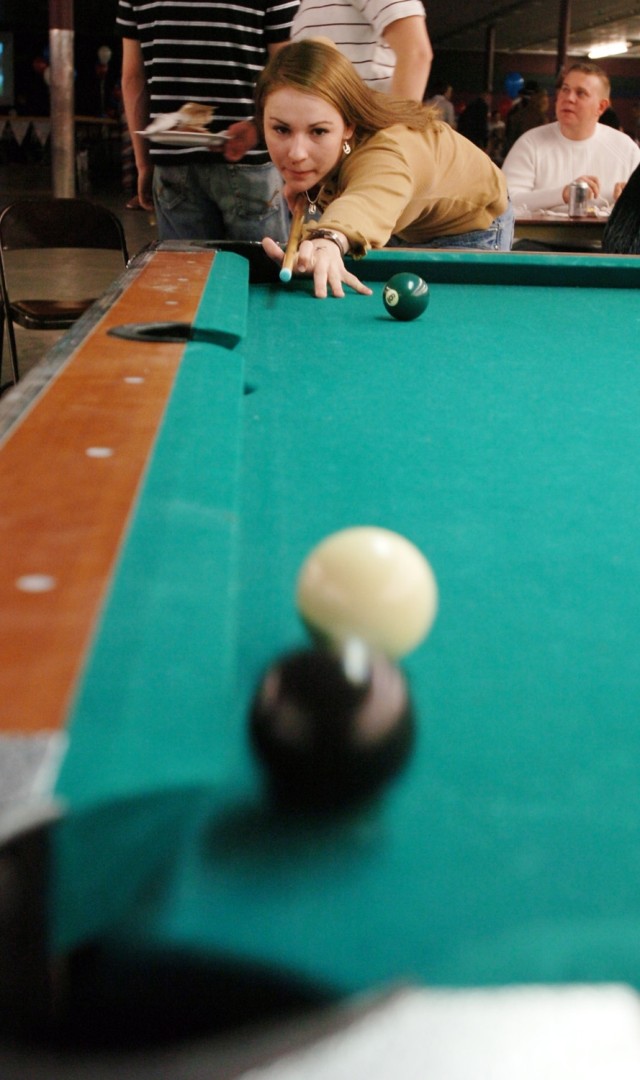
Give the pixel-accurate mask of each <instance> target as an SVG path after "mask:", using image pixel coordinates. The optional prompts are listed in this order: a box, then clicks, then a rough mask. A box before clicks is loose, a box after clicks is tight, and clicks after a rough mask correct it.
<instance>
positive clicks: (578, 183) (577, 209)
mask: <svg viewBox="0 0 640 1080" xmlns="http://www.w3.org/2000/svg"><path fill="white" fill-rule="evenodd" d="M590 199H591V188H590V187H589V185H588V183H587V181H586V180H574V181H573V183H572V184H569V217H586V216H587V210H588V208H589V201H590Z"/></svg>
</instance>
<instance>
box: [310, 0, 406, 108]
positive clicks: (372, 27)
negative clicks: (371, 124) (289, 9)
mask: <svg viewBox="0 0 640 1080" xmlns="http://www.w3.org/2000/svg"><path fill="white" fill-rule="evenodd" d="M412 15H419V16H420V17H421V18H424V17H425V13H424V5H423V4H422V0H334V2H331V3H330V2H329V0H302V2H301V4H300V7H299V8H298V12H297V14H296V16H295V18H294V20H293V26H292V28H291V40H292V41H300V40H301V39H302V38H310V37H326V38H329V39H330V40H331V41H333V42H334V43H335V45H337V47H338V48H339V50H340V52H341V53H344V55H345V56H346V57H347V58H348V59H349V60H350V61H351V63H352V64H353V66H354V67H355V69H356V71H357V72H358V75H359V76H360V78H361V79H363V80H364V82H366V83H368V85H369V86H371V87H373V89H374V90H383V91H388V90H390V88H391V79H392V78H393V72H394V69H395V66H396V58H395V55H394V53H393V50H392V49H390V48H389V46H388V45H385V43H384V41H383V34H384V31H385V30H386V29H387V27H388V26H390V25H391V23H394V22H397V21H398V19H407V18H409V17H410V16H412Z"/></svg>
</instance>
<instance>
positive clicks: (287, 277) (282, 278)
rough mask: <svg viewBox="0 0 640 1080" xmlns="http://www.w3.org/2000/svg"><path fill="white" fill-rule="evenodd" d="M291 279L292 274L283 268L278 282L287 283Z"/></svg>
mask: <svg viewBox="0 0 640 1080" xmlns="http://www.w3.org/2000/svg"><path fill="white" fill-rule="evenodd" d="M292 277H293V274H292V272H291V270H288V269H287V268H286V267H283V269H282V270H281V271H280V281H284V282H285V283H286V282H288V281H291V278H292Z"/></svg>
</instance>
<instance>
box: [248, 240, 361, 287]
mask: <svg viewBox="0 0 640 1080" xmlns="http://www.w3.org/2000/svg"><path fill="white" fill-rule="evenodd" d="M262 246H263V248H264V250H265V251H266V253H267V255H268V256H269V258H271V259H273V260H274V262H277V263H281V262H282V260H283V259H284V252H283V250H282V248H281V247H280V246H279V245H278V244H276V242H275V240H271V239H269V238H268V237H267V238H265V239H264V240H263V241H262ZM293 272H294V274H307V275H308V276H313V288H314V293H315V295H316V296H318V297H320V298H321V299H324V298H325V297H326V296H327V293H328V290H329V289H330V290H331V292H332V293H333V295H334V296H344V289H343V287H342V286H343V285H348V286H349V288H350V289H353V290H354V292H357V293H362V295H363V296H371V289H370V288H369V287H368V286H367V285H363V283H362V282H361V281H360V279H359V278H357V277H356V276H355V274H351V273H349V271H348V270H347V269H346V267H345V265H344V262H343V261H342V255H341V254H340V250H339V248H338V245H337V244H334V243H333V241H332V240H326V239H322V238H318V239H317V240H303V241H302V243H301V244H300V247H299V248H298V254H297V256H296V260H295V263H294V265H293Z"/></svg>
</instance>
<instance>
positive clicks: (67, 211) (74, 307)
mask: <svg viewBox="0 0 640 1080" xmlns="http://www.w3.org/2000/svg"><path fill="white" fill-rule="evenodd" d="M51 248H76V249H79V248H84V249H88V248H91V249H96V250H104V251H106V250H109V251H120V252H121V254H122V260H123V264H124V265H126V263H127V261H128V252H127V244H126V239H125V235H124V230H123V228H122V225H121V223H120V221H119V219H118V218H117V217H116V215H115V214H112V213H111V211H110V210H108V209H107V208H106V207H104V206H100V205H98V204H96V203H92V202H89V201H88V200H87V199H55V198H40V199H19V200H17V201H16V202H13V203H11V205H10V206H7V207H6V209H5V210H4V211H3V212H2V214H0V290H1V294H2V296H1V299H2V311H1V316H0V317H1V322H0V373H1V372H2V352H3V341H4V324H5V321H6V324H7V337H8V339H9V353H10V360H11V375H12V382H14V383H16V382H17V381H18V379H19V378H20V368H19V364H18V351H17V348H16V337H15V332H14V324H15V323H17V324H18V325H19V326H22V327H24V328H25V329H26V330H67V329H68V328H69V327H70V326H72V325H73V323H74V322H75V321H76V319H79V318H80V316H81V315H82V314H84V312H85V311H86V310H87V308H89V307H90V306H91V304H92V303H93V302H94V300H95V297H92V298H90V299H80V300H77V299H69V298H66V297H64V296H62V297H57V298H56V297H55V292H53V290H55V289H56V287H58V288H59V287H60V277H61V275H60V273H59V271H57V280H56V278H54V273H55V270H54V269H53V268H52V271H51V276H52V279H53V280H52V283H51V290H52V292H53V298H45V299H15V298H14V297H13V295H12V290H11V273H10V266H9V265H8V260H7V258H6V252H10V251H19V250H22V251H24V250H33V251H37V250H38V249H41V250H42V251H43V252H44V250H45V249H51ZM37 273H38V278H39V279H40V278H42V277H43V276H44V275H46V273H47V260H46V258H43V259H42V260H41V262H40V264H39V266H38V271H37ZM0 381H1V380H0Z"/></svg>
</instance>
